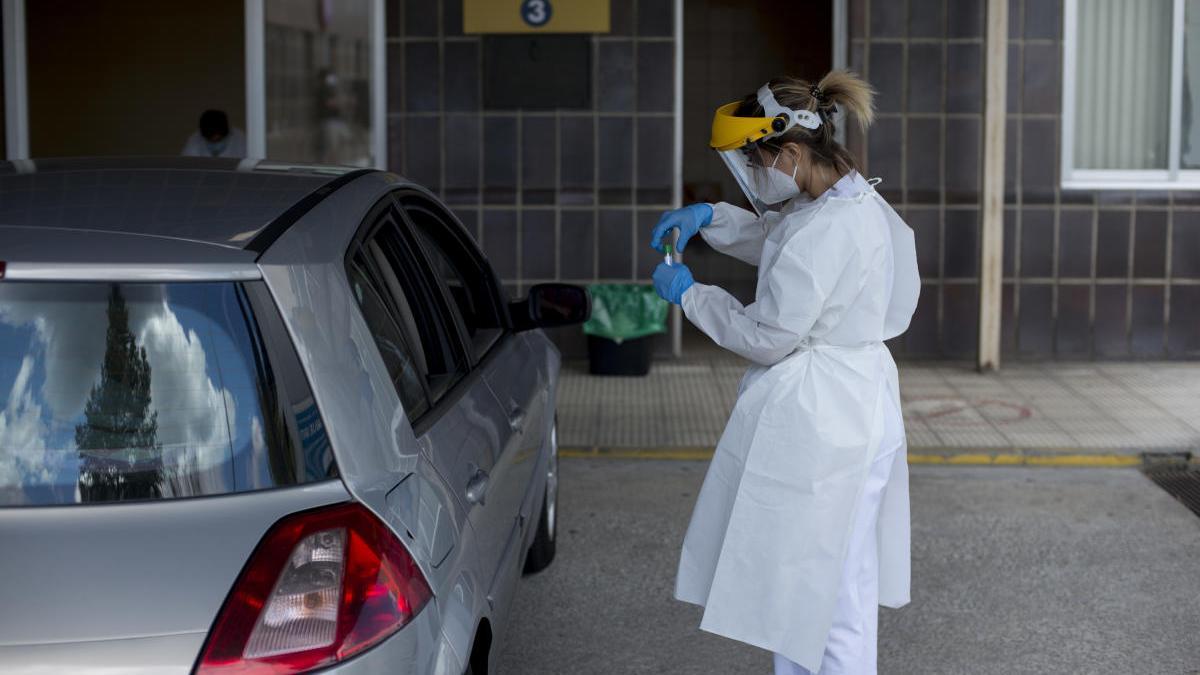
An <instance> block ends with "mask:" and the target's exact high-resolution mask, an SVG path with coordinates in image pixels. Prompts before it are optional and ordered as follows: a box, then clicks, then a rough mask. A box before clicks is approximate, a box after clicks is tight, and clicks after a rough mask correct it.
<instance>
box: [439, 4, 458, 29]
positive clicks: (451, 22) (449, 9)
mask: <svg viewBox="0 0 1200 675" xmlns="http://www.w3.org/2000/svg"><path fill="white" fill-rule="evenodd" d="M462 34H463V8H462V3H461V2H443V3H442V35H462Z"/></svg>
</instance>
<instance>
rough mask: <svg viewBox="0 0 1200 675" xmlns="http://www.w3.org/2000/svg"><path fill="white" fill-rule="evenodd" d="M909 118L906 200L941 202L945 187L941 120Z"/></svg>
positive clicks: (909, 201)
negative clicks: (942, 188) (942, 169)
mask: <svg viewBox="0 0 1200 675" xmlns="http://www.w3.org/2000/svg"><path fill="white" fill-rule="evenodd" d="M907 121H908V139H907V146H908V153H907V157H906V169H907V171H906V178H907V181H908V184H907V185H906V186H905V188H906V192H905V201H907V202H908V203H910V204H928V203H937V202H939V201H940V200H941V187H942V173H941V162H940V161H939V160H940V157H939V156H940V155H941V150H942V142H941V140H942V139H941V122H940V121H939V120H936V119H923V118H909V119H908V120H907Z"/></svg>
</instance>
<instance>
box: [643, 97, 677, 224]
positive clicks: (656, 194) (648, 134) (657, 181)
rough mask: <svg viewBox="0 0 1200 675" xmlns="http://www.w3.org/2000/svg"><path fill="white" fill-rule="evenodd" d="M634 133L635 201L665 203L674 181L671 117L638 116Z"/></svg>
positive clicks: (673, 137)
mask: <svg viewBox="0 0 1200 675" xmlns="http://www.w3.org/2000/svg"><path fill="white" fill-rule="evenodd" d="M637 134H638V137H637V183H636V185H637V201H638V203H639V204H669V203H670V202H671V194H672V189H673V187H674V182H675V150H674V148H675V123H674V120H672V119H671V118H669V117H641V118H638V120H637Z"/></svg>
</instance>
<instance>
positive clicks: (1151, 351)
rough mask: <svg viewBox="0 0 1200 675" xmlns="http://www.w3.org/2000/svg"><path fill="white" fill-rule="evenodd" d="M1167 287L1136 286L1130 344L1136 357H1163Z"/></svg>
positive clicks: (1134, 289) (1134, 288)
mask: <svg viewBox="0 0 1200 675" xmlns="http://www.w3.org/2000/svg"><path fill="white" fill-rule="evenodd" d="M1165 290H1166V289H1165V287H1163V286H1134V287H1133V313H1132V314H1131V315H1130V319H1131V320H1130V342H1131V343H1132V345H1133V355H1134V356H1154V357H1159V356H1163V355H1164V354H1163V338H1164V336H1165V326H1164V325H1163V306H1164V302H1165Z"/></svg>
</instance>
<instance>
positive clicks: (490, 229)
mask: <svg viewBox="0 0 1200 675" xmlns="http://www.w3.org/2000/svg"><path fill="white" fill-rule="evenodd" d="M483 250H484V252H485V253H486V254H487V257H488V261H489V262H491V264H492V269H493V270H495V271H496V276H498V277H500V279H501V280H503V281H510V280H514V279H516V278H517V212H516V211H513V210H511V209H485V210H484V212H483Z"/></svg>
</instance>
